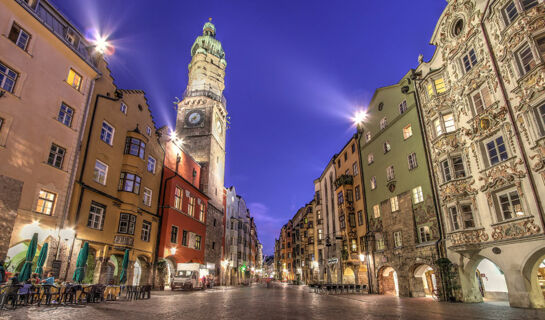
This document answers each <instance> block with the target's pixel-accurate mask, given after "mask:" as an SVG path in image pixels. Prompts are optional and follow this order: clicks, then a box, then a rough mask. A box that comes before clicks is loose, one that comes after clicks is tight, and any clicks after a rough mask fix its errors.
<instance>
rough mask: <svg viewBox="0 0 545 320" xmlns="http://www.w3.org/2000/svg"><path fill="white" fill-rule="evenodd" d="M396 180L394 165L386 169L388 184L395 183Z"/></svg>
mask: <svg viewBox="0 0 545 320" xmlns="http://www.w3.org/2000/svg"><path fill="white" fill-rule="evenodd" d="M395 178H396V175H395V169H394V166H393V165H391V166H388V167H387V168H386V182H390V181H393V180H395Z"/></svg>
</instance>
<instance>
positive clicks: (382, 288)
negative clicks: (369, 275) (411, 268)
mask: <svg viewBox="0 0 545 320" xmlns="http://www.w3.org/2000/svg"><path fill="white" fill-rule="evenodd" d="M378 285H379V293H380V294H384V295H392V296H398V295H399V285H398V280H397V272H396V271H395V270H394V268H392V267H382V268H381V269H380V270H379V272H378Z"/></svg>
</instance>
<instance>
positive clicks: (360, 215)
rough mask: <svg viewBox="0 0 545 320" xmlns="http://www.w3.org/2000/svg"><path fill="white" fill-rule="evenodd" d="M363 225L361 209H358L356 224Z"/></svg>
mask: <svg viewBox="0 0 545 320" xmlns="http://www.w3.org/2000/svg"><path fill="white" fill-rule="evenodd" d="M361 225H363V211H362V210H360V211H358V226H361Z"/></svg>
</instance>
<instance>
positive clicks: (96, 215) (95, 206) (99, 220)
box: [87, 201, 106, 230]
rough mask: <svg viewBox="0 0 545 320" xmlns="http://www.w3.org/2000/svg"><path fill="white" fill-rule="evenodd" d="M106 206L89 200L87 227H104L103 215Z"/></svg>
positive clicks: (99, 228)
mask: <svg viewBox="0 0 545 320" xmlns="http://www.w3.org/2000/svg"><path fill="white" fill-rule="evenodd" d="M105 212H106V207H105V206H104V205H102V204H100V203H96V202H94V201H93V202H91V208H90V209H89V218H88V219H87V227H88V228H91V229H97V230H102V228H103V227H104V216H105Z"/></svg>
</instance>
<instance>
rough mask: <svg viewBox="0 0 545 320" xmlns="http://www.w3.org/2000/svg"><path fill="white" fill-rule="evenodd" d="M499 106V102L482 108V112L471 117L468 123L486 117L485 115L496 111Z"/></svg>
mask: <svg viewBox="0 0 545 320" xmlns="http://www.w3.org/2000/svg"><path fill="white" fill-rule="evenodd" d="M499 104H500V101H499V100H498V101H495V102H494V103H492V104H491V105H489V106H488V107H486V108H484V109H483V111H482V112H480V113H477V114H475V115H473V117H472V118H471V119H469V121H468V123H472V122H473V121H474V120H475V119H478V118H480V117H482V116H484V115H486V114H487V113H489V111H494V110H497V109H498V106H499ZM471 109H473V108H471ZM473 111H474V112H475V110H473Z"/></svg>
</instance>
